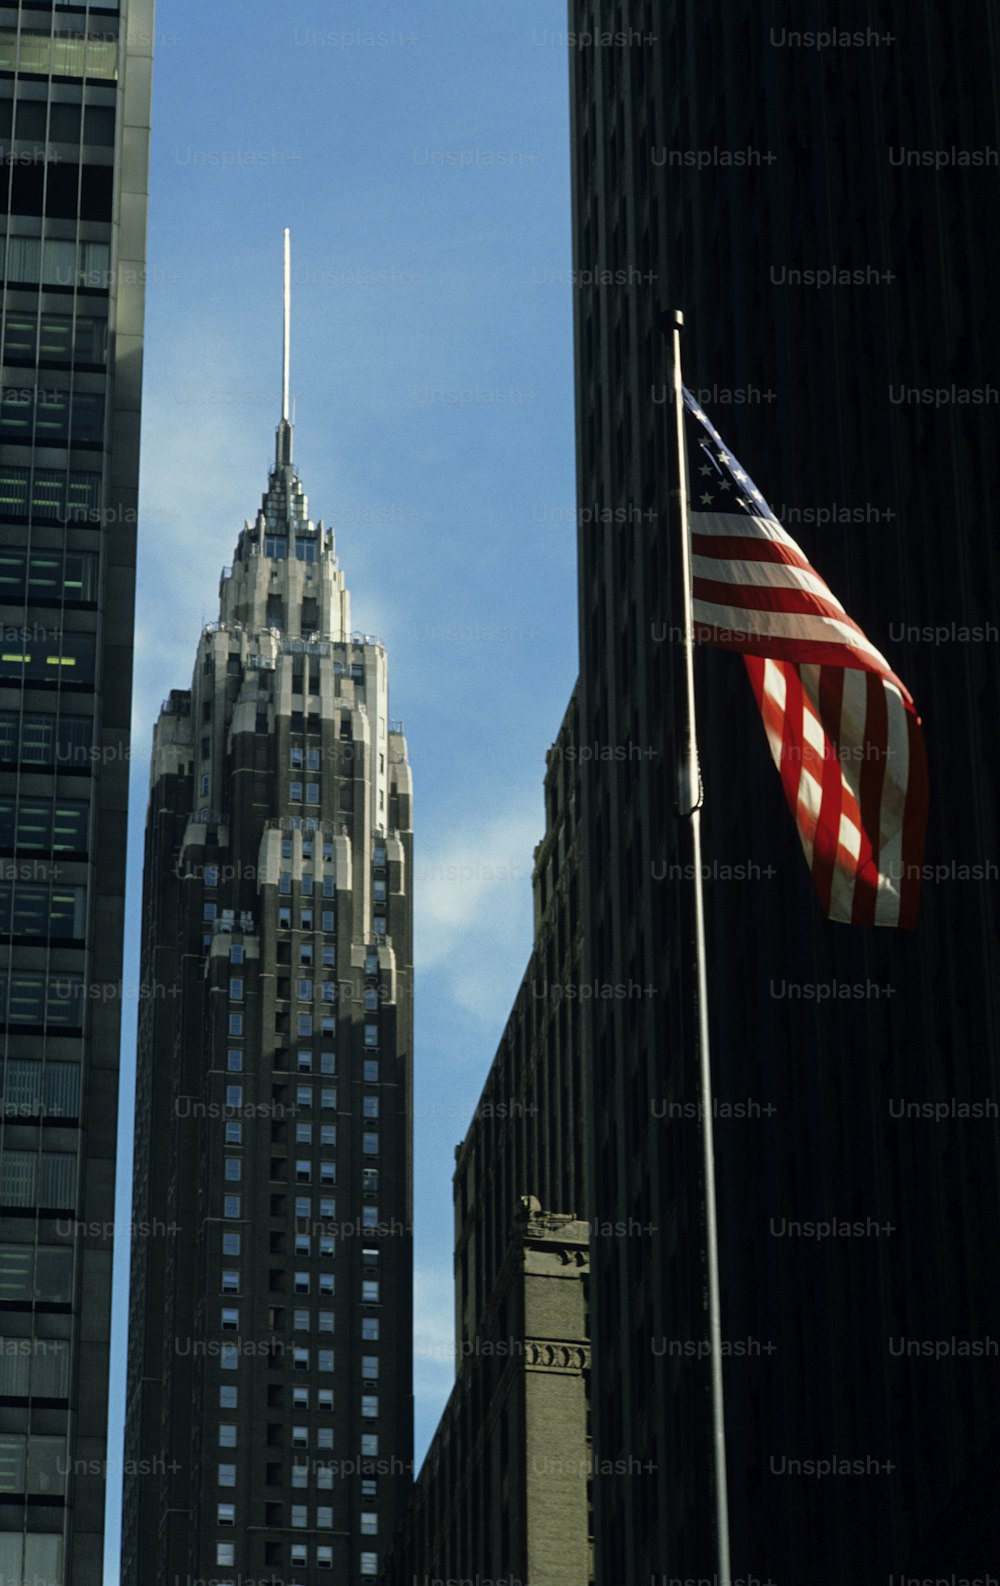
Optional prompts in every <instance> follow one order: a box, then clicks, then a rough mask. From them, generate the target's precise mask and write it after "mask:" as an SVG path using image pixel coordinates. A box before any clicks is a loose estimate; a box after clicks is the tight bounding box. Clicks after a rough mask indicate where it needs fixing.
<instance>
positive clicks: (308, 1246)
mask: <svg viewBox="0 0 1000 1586" xmlns="http://www.w3.org/2000/svg"><path fill="white" fill-rule="evenodd" d="M295 1254H296V1255H297V1256H308V1255H311V1254H312V1240H311V1239H310V1237H309V1235H308V1234H296V1235H295Z"/></svg>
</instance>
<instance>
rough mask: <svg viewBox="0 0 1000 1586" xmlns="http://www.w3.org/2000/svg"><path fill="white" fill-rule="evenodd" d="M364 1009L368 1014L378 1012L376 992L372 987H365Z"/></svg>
mask: <svg viewBox="0 0 1000 1586" xmlns="http://www.w3.org/2000/svg"><path fill="white" fill-rule="evenodd" d="M365 1009H366V1011H367V1012H369V1013H377V1012H378V992H377V991H376V989H375V987H374V986H366V987H365Z"/></svg>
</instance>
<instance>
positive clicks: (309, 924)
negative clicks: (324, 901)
mask: <svg viewBox="0 0 1000 1586" xmlns="http://www.w3.org/2000/svg"><path fill="white" fill-rule="evenodd" d="M299 927H300V929H301V930H303V931H311V930H312V928H313V911H312V909H302V910H301V912H300V914H299ZM323 929H324V930H325V929H326V927H325V926H324V927H323Z"/></svg>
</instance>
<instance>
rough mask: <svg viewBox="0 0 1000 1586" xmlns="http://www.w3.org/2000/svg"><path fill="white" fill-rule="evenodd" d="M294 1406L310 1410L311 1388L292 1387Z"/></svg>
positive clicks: (298, 1408)
mask: <svg viewBox="0 0 1000 1586" xmlns="http://www.w3.org/2000/svg"><path fill="white" fill-rule="evenodd" d="M292 1408H293V1410H308V1408H309V1389H308V1388H293V1389H292ZM294 1485H295V1483H294V1482H293V1483H292V1486H294Z"/></svg>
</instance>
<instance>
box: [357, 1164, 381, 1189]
mask: <svg viewBox="0 0 1000 1586" xmlns="http://www.w3.org/2000/svg"><path fill="white" fill-rule="evenodd" d="M361 1189H362V1191H363V1193H364V1194H365V1195H375V1194H377V1193H378V1168H377V1167H364V1168H362V1169H361Z"/></svg>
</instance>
